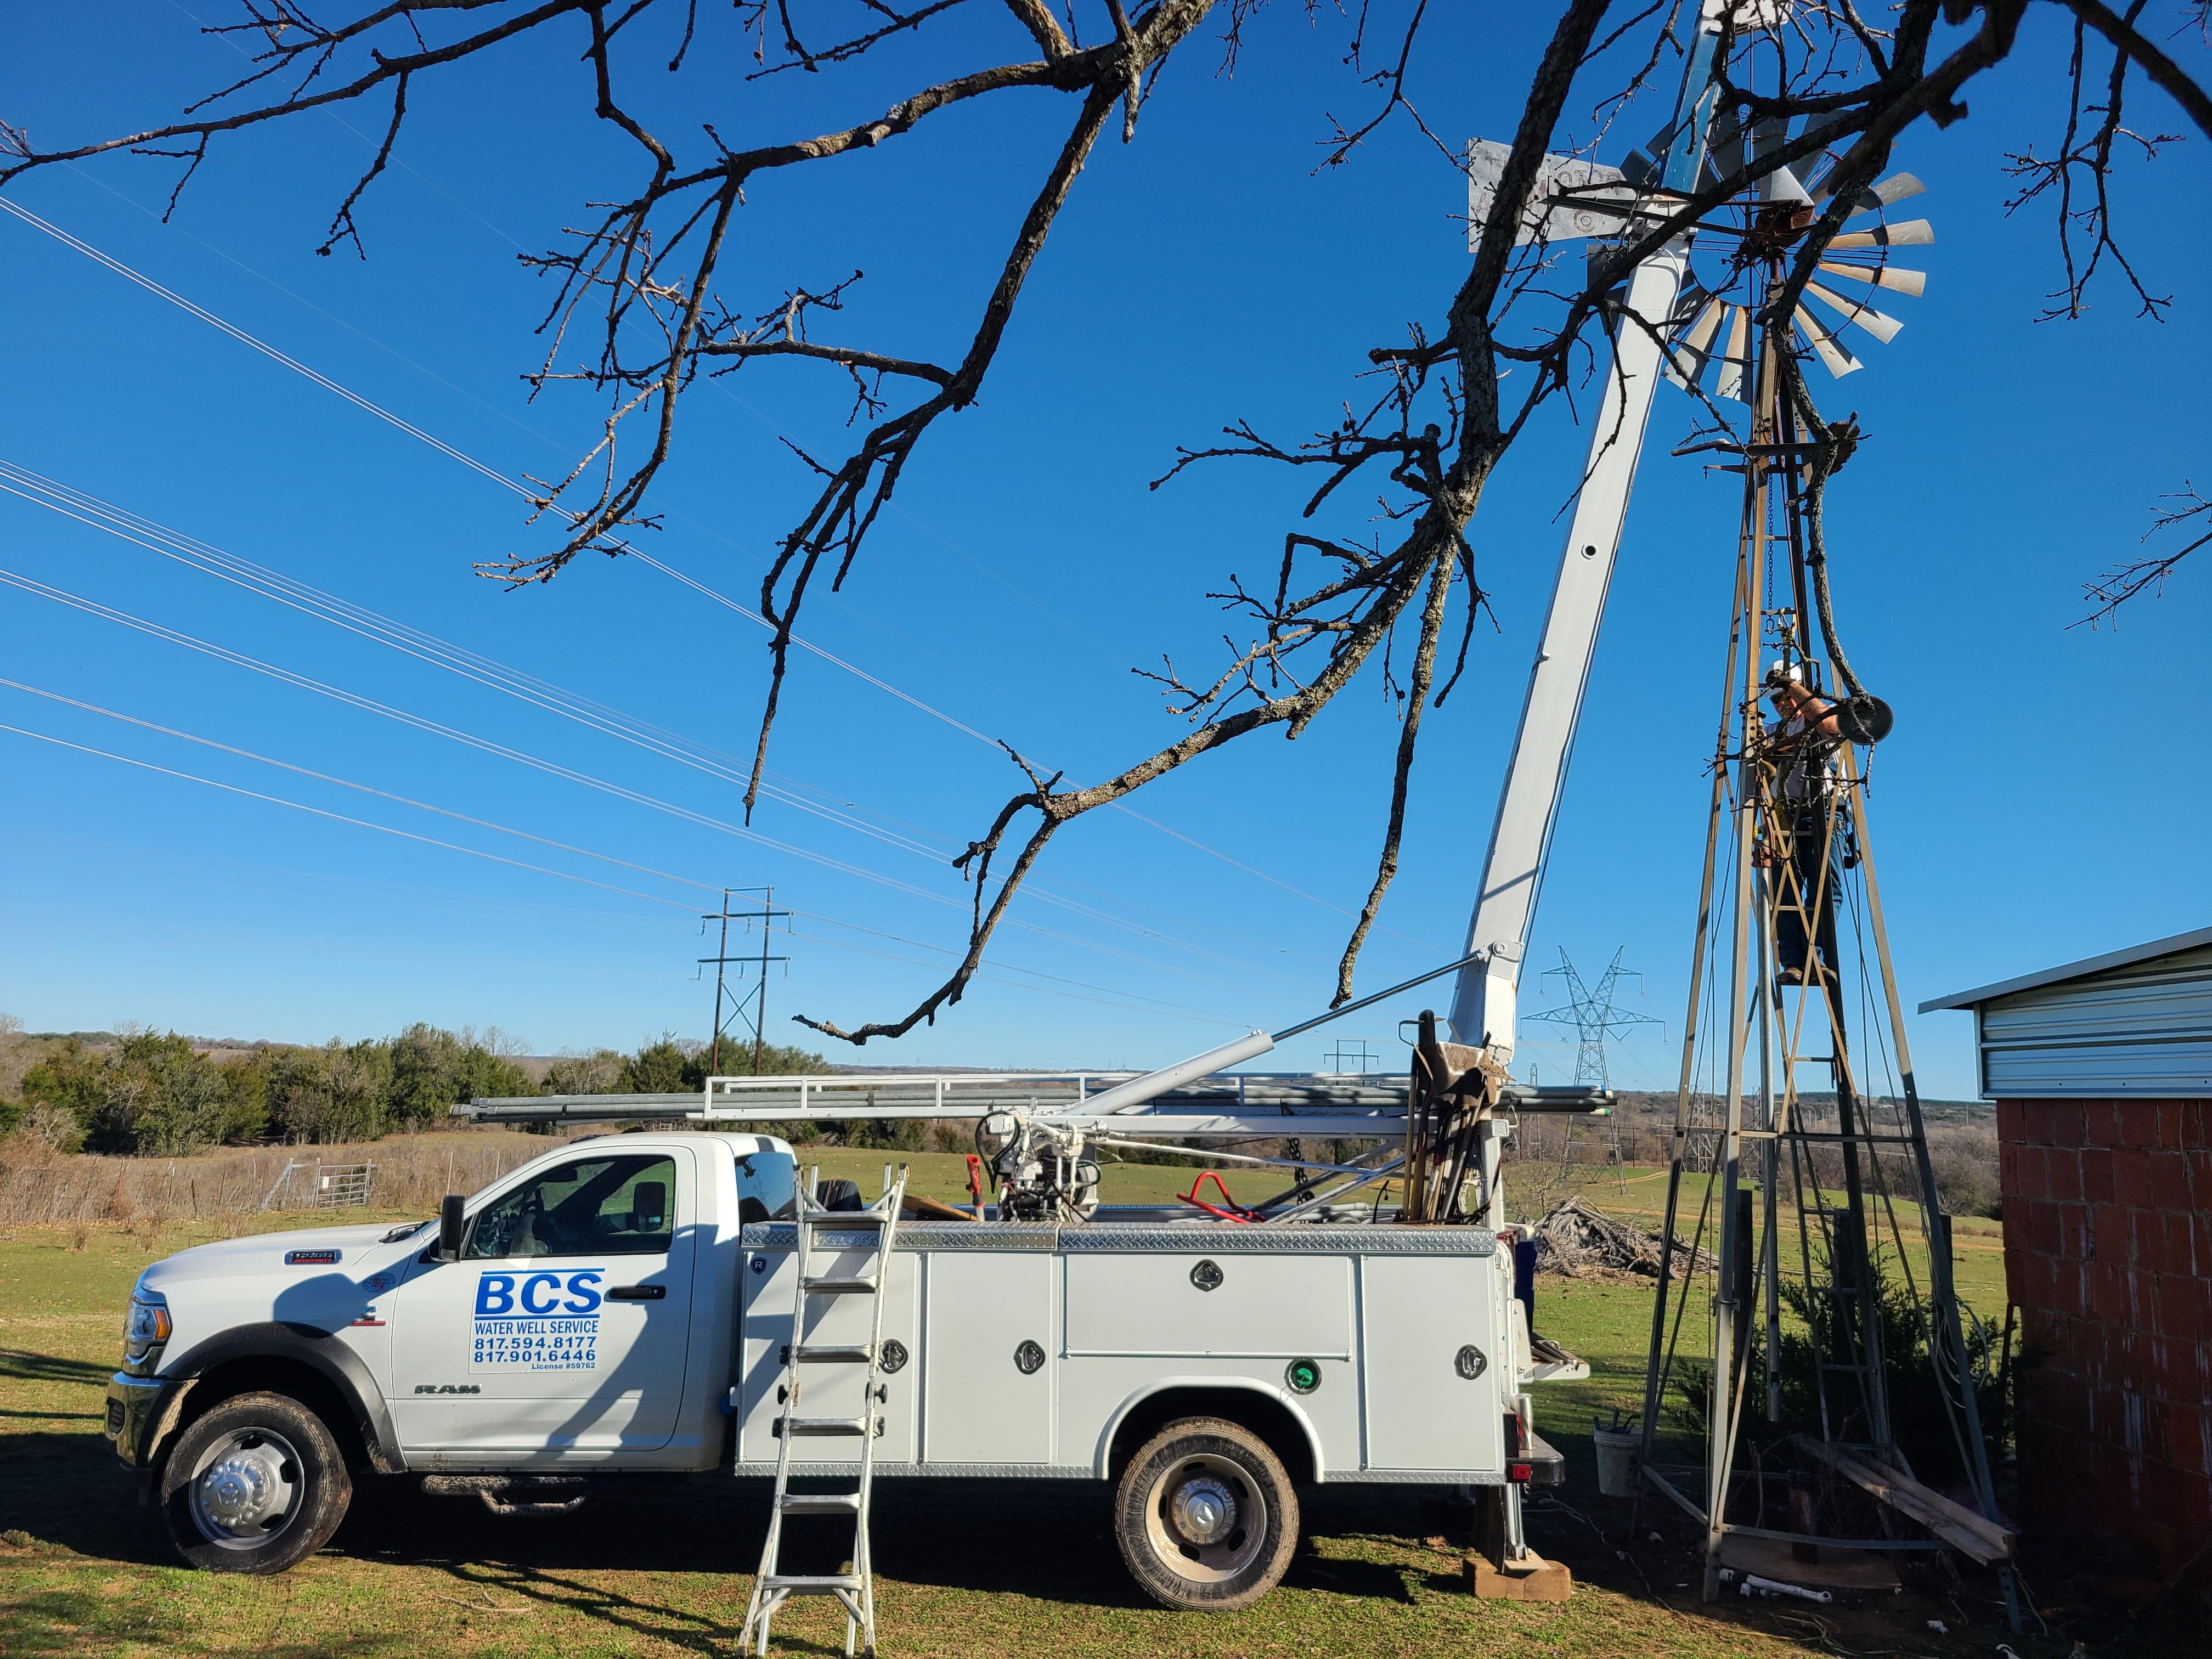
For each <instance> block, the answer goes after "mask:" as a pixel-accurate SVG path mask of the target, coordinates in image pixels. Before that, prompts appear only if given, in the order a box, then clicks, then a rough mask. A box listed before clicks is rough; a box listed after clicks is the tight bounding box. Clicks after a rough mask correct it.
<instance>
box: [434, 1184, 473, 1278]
mask: <svg viewBox="0 0 2212 1659" xmlns="http://www.w3.org/2000/svg"><path fill="white" fill-rule="evenodd" d="M467 1202H468V1200H466V1199H465V1198H463V1197H462V1196H461V1194H459V1193H447V1194H446V1198H445V1202H443V1203H442V1204H441V1205H440V1206H438V1260H439V1261H459V1260H460V1259H461V1236H462V1234H464V1233H465V1232H466V1231H468V1217H467V1216H466V1214H465V1213H464V1212H463V1206H465V1204H466V1203H467Z"/></svg>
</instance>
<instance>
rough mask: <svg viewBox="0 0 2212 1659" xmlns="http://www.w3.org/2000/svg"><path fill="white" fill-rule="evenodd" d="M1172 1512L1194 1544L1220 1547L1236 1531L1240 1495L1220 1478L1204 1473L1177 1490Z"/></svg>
mask: <svg viewBox="0 0 2212 1659" xmlns="http://www.w3.org/2000/svg"><path fill="white" fill-rule="evenodd" d="M1168 1511H1169V1514H1170V1516H1171V1517H1172V1518H1173V1520H1174V1522H1175V1529H1176V1531H1177V1532H1179V1533H1181V1534H1182V1535H1183V1536H1184V1537H1185V1538H1187V1539H1188V1540H1189V1541H1191V1542H1192V1543H1194V1544H1200V1545H1203V1544H1218V1543H1219V1542H1220V1541H1222V1540H1223V1539H1225V1538H1226V1537H1227V1536H1228V1535H1229V1534H1231V1532H1232V1531H1234V1530H1235V1529H1236V1526H1237V1495H1236V1494H1235V1493H1234V1492H1231V1491H1230V1490H1229V1486H1228V1483H1227V1482H1226V1481H1225V1480H1222V1479H1221V1478H1220V1477H1219V1476H1218V1475H1213V1474H1201V1475H1198V1476H1195V1477H1194V1478H1193V1479H1191V1480H1186V1481H1184V1482H1183V1483H1182V1486H1178V1487H1176V1494H1175V1496H1174V1498H1171V1499H1170V1500H1169V1504H1168Z"/></svg>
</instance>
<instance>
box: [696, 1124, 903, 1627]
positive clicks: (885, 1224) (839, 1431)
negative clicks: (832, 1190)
mask: <svg viewBox="0 0 2212 1659" xmlns="http://www.w3.org/2000/svg"><path fill="white" fill-rule="evenodd" d="M820 1178H821V1171H820V1170H808V1171H807V1176H806V1183H805V1187H804V1188H802V1189H801V1191H800V1193H799V1203H798V1210H799V1215H798V1231H799V1238H798V1249H797V1255H796V1266H797V1267H798V1273H797V1281H798V1282H797V1288H796V1289H795V1290H794V1291H793V1296H792V1310H791V1340H790V1341H789V1342H788V1343H787V1344H786V1345H785V1346H784V1350H783V1379H782V1383H781V1385H780V1386H779V1387H778V1388H777V1389H776V1399H777V1401H779V1402H780V1403H781V1405H782V1407H783V1411H782V1414H781V1416H780V1417H779V1418H778V1419H777V1421H776V1423H775V1429H774V1432H775V1437H776V1440H777V1446H776V1454H775V1499H774V1504H773V1507H772V1508H771V1509H770V1510H769V1522H768V1540H767V1541H766V1542H765V1543H764V1544H763V1546H762V1547H761V1563H760V1572H759V1574H758V1575H757V1577H755V1578H754V1580H753V1593H752V1599H751V1601H750V1602H749V1603H748V1604H747V1605H746V1607H745V1624H744V1632H743V1633H742V1634H741V1635H740V1636H739V1637H738V1652H739V1653H740V1654H745V1653H752V1654H757V1655H763V1656H765V1655H766V1654H767V1652H768V1644H769V1623H770V1621H771V1620H774V1619H775V1612H776V1609H777V1608H778V1607H781V1606H782V1605H783V1604H784V1603H785V1602H786V1601H788V1600H789V1599H790V1598H791V1597H793V1596H794V1595H834V1596H836V1598H837V1600H838V1601H839V1602H841V1603H842V1605H843V1607H844V1609H845V1651H846V1653H847V1654H848V1656H849V1655H851V1654H852V1653H853V1652H854V1648H855V1643H856V1642H857V1644H858V1650H859V1651H860V1653H862V1654H865V1655H866V1656H868V1659H874V1655H875V1651H876V1596H875V1581H874V1576H873V1572H872V1567H871V1565H870V1561H869V1546H868V1500H869V1497H870V1494H871V1492H872V1490H873V1486H874V1477H875V1446H876V1437H878V1435H879V1434H881V1433H882V1432H883V1419H882V1418H880V1417H878V1415H877V1414H876V1409H875V1408H876V1407H877V1406H878V1404H880V1403H881V1402H882V1401H883V1398H884V1389H883V1385H882V1384H881V1383H879V1382H878V1380H877V1379H878V1376H879V1374H880V1367H881V1362H882V1356H883V1345H884V1292H885V1291H886V1290H887V1289H888V1288H889V1285H890V1261H891V1245H892V1243H893V1241H894V1239H895V1237H896V1234H897V1231H898V1218H899V1206H900V1204H901V1203H902V1200H904V1199H905V1197H906V1178H907V1171H906V1166H905V1165H903V1164H902V1165H900V1166H899V1167H898V1169H897V1170H896V1172H894V1171H893V1170H892V1168H891V1166H890V1164H885V1165H884V1188H883V1195H882V1196H881V1197H880V1198H878V1200H876V1201H875V1202H874V1203H873V1204H872V1205H870V1206H868V1207H867V1208H866V1209H864V1210H828V1209H824V1208H823V1206H822V1205H821V1204H820V1202H819V1201H818V1200H817V1192H818V1188H819V1183H820ZM821 1232H836V1233H853V1232H857V1233H864V1234H866V1235H867V1236H868V1241H869V1242H868V1243H867V1244H866V1261H864V1262H863V1263H862V1265H861V1266H860V1267H859V1268H858V1269H857V1270H853V1269H851V1268H849V1267H838V1268H837V1269H836V1271H835V1272H832V1273H817V1272H816V1271H815V1261H814V1257H815V1255H816V1253H817V1250H823V1251H825V1253H829V1254H833V1255H843V1256H850V1255H852V1254H853V1250H852V1247H850V1246H849V1245H847V1244H845V1243H842V1241H841V1242H840V1243H839V1244H838V1245H836V1246H830V1247H824V1246H823V1245H820V1244H818V1243H817V1234H818V1233H821ZM843 1296H865V1297H869V1298H870V1301H871V1303H872V1306H871V1307H870V1310H869V1313H870V1318H869V1334H868V1340H867V1341H866V1342H865V1343H850V1342H846V1343H825V1342H819V1341H816V1342H810V1341H808V1340H807V1315H808V1313H809V1312H810V1311H813V1310H819V1309H820V1308H821V1307H822V1305H823V1298H826V1297H843ZM817 1323H818V1322H817ZM810 1365H837V1366H841V1367H842V1366H847V1365H861V1366H866V1370H865V1371H864V1372H863V1373H862V1376H861V1382H860V1413H859V1414H858V1415H857V1416H854V1417H805V1416H802V1415H800V1413H799V1405H800V1397H801V1395H802V1393H803V1391H804V1390H803V1386H802V1384H801V1383H800V1380H799V1379H800V1376H801V1368H802V1367H805V1366H810ZM814 1437H850V1438H853V1439H855V1440H857V1441H859V1442H860V1456H859V1458H858V1460H857V1461H858V1462H859V1464H860V1473H859V1475H858V1477H857V1478H856V1480H855V1482H854V1488H853V1490H852V1491H850V1492H793V1491H792V1490H791V1477H792V1474H793V1465H792V1461H791V1447H792V1443H793V1441H794V1440H798V1439H801V1438H814ZM798 1472H799V1474H811V1469H810V1467H809V1466H808V1465H806V1464H804V1463H802V1464H800V1465H799V1467H798ZM790 1515H849V1516H852V1517H853V1554H852V1564H851V1568H850V1570H849V1571H844V1572H835V1573H787V1572H785V1571H782V1570H781V1564H780V1562H779V1561H778V1559H777V1557H778V1554H779V1553H780V1551H781V1547H782V1543H783V1522H784V1517H785V1516H790Z"/></svg>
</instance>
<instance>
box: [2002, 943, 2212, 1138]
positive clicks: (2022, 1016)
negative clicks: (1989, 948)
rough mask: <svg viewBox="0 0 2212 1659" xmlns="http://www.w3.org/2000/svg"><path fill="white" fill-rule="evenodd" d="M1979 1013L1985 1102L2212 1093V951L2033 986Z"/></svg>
mask: <svg viewBox="0 0 2212 1659" xmlns="http://www.w3.org/2000/svg"><path fill="white" fill-rule="evenodd" d="M2185 937H2192V936H2186V935H2185ZM1973 1010H1974V1030H1975V1039H1976V1044H1977V1048H1978V1060H1979V1066H1980V1073H1981V1085H1982V1092H1983V1094H1984V1095H1985V1096H1990V1097H1995V1098H2000V1099H2021V1100H2038V1099H2052V1098H2065V1097H2077V1098H2078V1097H2106V1096H2115V1095H2135V1096H2158V1097H2165V1098H2168V1099H2172V1098H2175V1097H2207V1096H2212V945H2207V946H2205V947H2203V948H2199V949H2197V950H2183V951H2164V952H2162V953H2160V955H2158V956H2156V957H2152V958H2150V959H2148V960H2140V961H2135V962H2130V963H2124V964H2123V965H2122V966H2119V967H2116V968H2107V969H2104V970H2103V971H2102V972H2099V973H2090V974H2074V975H2069V976H2068V977H2066V978H2064V979H2062V980H2059V981H2055V982H2051V983H2043V984H2033V983H2031V984H2029V985H2027V987H2025V988H2023V989H2020V990H2015V991H2011V992H2008V993H2004V994H2000V995H1995V996H1987V997H1984V998H1983V999H1982V1000H1978V1001H1977V1002H1976V1003H1975V1004H1974V1005H1973Z"/></svg>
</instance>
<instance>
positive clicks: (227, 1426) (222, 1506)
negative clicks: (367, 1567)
mask: <svg viewBox="0 0 2212 1659" xmlns="http://www.w3.org/2000/svg"><path fill="white" fill-rule="evenodd" d="M352 1498H353V1479H352V1477H351V1476H350V1475H349V1474H347V1473H346V1466H345V1459H344V1458H343V1456H341V1455H339V1452H338V1448H337V1441H335V1440H333V1439H332V1438H331V1431H330V1430H329V1429H328V1428H327V1427H326V1426H325V1425H324V1423H323V1419H321V1418H319V1417H318V1416H316V1415H315V1413H313V1412H311V1411H309V1410H308V1409H307V1407H305V1406H302V1405H301V1403H300V1402H299V1401H296V1400H288V1399H286V1398H285V1397H284V1396H283V1395H281V1394H242V1395H237V1396H236V1397H235V1398H234V1399H230V1400H226V1401H223V1402H222V1404H221V1405H219V1406H216V1407H213V1408H212V1409H211V1410H210V1411H209V1412H208V1413H206V1414H205V1415H204V1416H202V1417H199V1418H197V1419H194V1421H193V1422H192V1423H191V1425H189V1426H188V1427H187V1428H186V1429H185V1431H184V1432H183V1433H182V1434H180V1435H179V1436H178V1437H177V1443H176V1444H175V1445H174V1446H173V1447H172V1448H171V1449H170V1451H169V1455H168V1460H167V1462H165V1463H164V1464H163V1465H162V1468H161V1520H162V1522H163V1524H164V1525H166V1526H167V1528H168V1529H169V1541H170V1542H171V1543H173V1544H174V1545H175V1546H176V1547H177V1551H178V1553H179V1554H181V1555H182V1556H183V1557H184V1558H185V1560H187V1561H189V1562H191V1564H192V1565H194V1566H196V1567H206V1568H208V1569H210V1571H216V1572H257V1573H260V1572H283V1571H284V1570H285V1569H286V1568H288V1567H290V1566H293V1565H296V1564H298V1563H299V1562H301V1561H303V1560H305V1559H307V1557H308V1556H310V1555H313V1553H315V1552H316V1551H317V1550H319V1549H320V1548H322V1547H323V1546H324V1545H325V1544H327V1543H328V1542H330V1539H331V1534H332V1533H334V1532H336V1531H337V1529H338V1522H340V1521H342V1520H343V1519H344V1518H345V1512H346V1505H347V1504H349V1502H351V1501H352Z"/></svg>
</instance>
